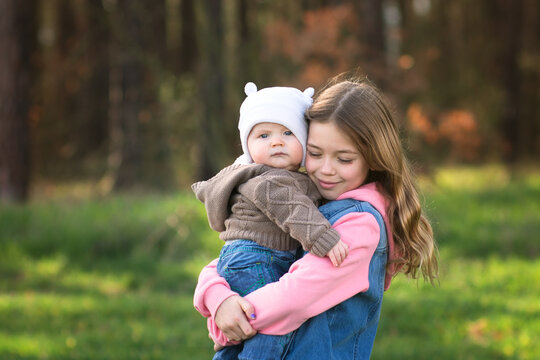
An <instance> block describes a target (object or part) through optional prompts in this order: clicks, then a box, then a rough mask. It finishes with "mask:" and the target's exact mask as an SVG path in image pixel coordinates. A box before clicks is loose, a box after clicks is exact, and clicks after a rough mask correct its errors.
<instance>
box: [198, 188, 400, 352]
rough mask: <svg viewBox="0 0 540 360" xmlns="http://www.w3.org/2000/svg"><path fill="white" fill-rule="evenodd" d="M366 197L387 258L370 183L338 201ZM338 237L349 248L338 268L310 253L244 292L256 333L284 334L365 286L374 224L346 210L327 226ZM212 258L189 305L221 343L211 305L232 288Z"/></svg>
mask: <svg viewBox="0 0 540 360" xmlns="http://www.w3.org/2000/svg"><path fill="white" fill-rule="evenodd" d="M347 198H352V199H356V200H361V201H367V202H369V203H370V204H371V205H373V206H374V207H375V208H376V209H377V210H378V211H379V212H380V213H381V215H382V216H383V218H384V221H385V224H386V228H387V235H388V244H389V254H390V258H389V260H390V261H391V260H393V259H394V258H395V257H396V254H395V251H394V242H393V238H392V234H391V232H390V231H389V229H390V225H389V222H388V219H387V217H386V203H385V199H384V197H383V195H382V194H381V193H380V192H379V191H377V188H376V184H375V183H370V184H366V185H363V186H361V187H359V188H357V189H355V190H351V191H348V192H346V193H344V194H342V195H341V196H340V197H339V198H338V200H339V199H347ZM333 228H335V229H336V230H337V231H338V232H339V234H340V236H341V240H342V241H344V242H345V243H346V244H347V245H348V246H349V255H348V256H347V258H346V259H345V261H343V263H342V264H341V266H340V267H334V266H333V265H332V263H331V262H330V260H329V259H328V257H323V258H321V257H317V256H314V255H312V254H310V253H308V254H306V255H305V256H304V257H303V258H301V259H300V260H298V261H296V262H295V263H294V264H293V265H292V266H291V268H290V269H289V272H288V273H287V274H285V275H284V276H282V277H281V278H280V279H279V281H277V282H274V283H270V284H267V285H265V286H264V287H262V288H260V289H257V290H255V291H254V292H252V293H250V294H248V295H246V296H245V299H247V300H248V301H249V302H250V303H251V304H253V306H254V307H255V314H256V320H251V321H250V323H251V325H252V326H253V328H255V329H256V330H258V331H259V332H261V333H264V334H270V335H283V334H287V333H289V332H291V331H293V330H296V329H297V328H299V327H300V325H302V323H303V322H305V321H306V320H308V319H309V318H311V317H313V316H316V315H318V314H320V313H322V312H324V311H326V310H328V309H330V308H332V307H333V306H335V305H337V304H339V303H341V302H343V301H344V300H347V299H348V298H350V297H352V296H353V295H355V294H357V293H359V292H363V291H366V290H367V289H368V288H369V281H368V271H369V262H370V260H371V257H372V256H373V253H374V252H375V249H376V247H377V244H378V242H379V232H380V230H379V225H378V224H377V221H376V220H375V218H374V217H373V215H371V214H369V213H349V214H347V215H345V216H343V217H342V218H340V219H339V220H338V221H336V222H335V223H334V225H333ZM216 265H217V259H216V260H213V261H212V262H211V263H210V264H208V265H207V266H206V267H205V268H204V269H203V270H202V271H201V274H200V276H199V282H198V284H197V288H196V289H195V295H194V305H195V308H196V309H197V311H199V313H201V315H203V316H205V317H207V318H209V319H208V330H209V331H210V334H211V335H212V336H213V338H214V339H215V340H216V341H217V342H219V343H220V344H222V345H225V344H228V343H227V339H226V337H225V336H224V335H223V334H222V332H221V331H220V330H219V328H218V327H217V326H216V324H215V323H214V321H213V317H214V315H215V313H216V310H217V308H218V307H219V306H220V305H221V303H222V302H223V301H224V300H225V299H227V298H228V297H230V296H232V295H236V293H235V292H233V291H231V290H230V287H229V285H228V283H227V282H226V281H225V279H223V278H221V277H220V276H219V275H218V273H217V270H216ZM393 272H394V269H392V268H390V271H388V270H387V274H386V279H385V290H387V289H388V287H389V286H390V281H391V279H392V275H393V274H392V273H393Z"/></svg>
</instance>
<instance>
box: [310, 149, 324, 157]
mask: <svg viewBox="0 0 540 360" xmlns="http://www.w3.org/2000/svg"><path fill="white" fill-rule="evenodd" d="M307 153H308V155H309V156H311V157H319V156H321V154H319V153H315V152H313V151H309V150H308V152H307Z"/></svg>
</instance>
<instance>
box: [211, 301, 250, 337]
mask: <svg viewBox="0 0 540 360" xmlns="http://www.w3.org/2000/svg"><path fill="white" fill-rule="evenodd" d="M249 319H255V310H254V309H253V305H251V303H250V302H249V301H247V300H245V299H244V298H243V297H241V296H239V295H233V296H231V297H229V298H227V299H226V300H225V301H223V302H222V303H221V305H220V306H219V307H218V309H217V311H216V315H215V316H214V321H215V322H216V325H217V327H218V328H219V329H220V330H221V331H222V332H223V334H224V335H225V336H226V337H227V339H229V340H230V341H243V340H246V339H249V338H251V337H253V336H255V334H257V331H255V329H253V327H251V324H250V323H249Z"/></svg>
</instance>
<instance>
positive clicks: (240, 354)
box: [214, 240, 303, 360]
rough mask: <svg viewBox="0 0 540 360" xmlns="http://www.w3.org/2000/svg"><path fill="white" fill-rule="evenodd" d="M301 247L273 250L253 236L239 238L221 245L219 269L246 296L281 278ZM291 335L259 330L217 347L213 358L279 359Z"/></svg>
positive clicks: (239, 292) (295, 258) (301, 252)
mask: <svg viewBox="0 0 540 360" xmlns="http://www.w3.org/2000/svg"><path fill="white" fill-rule="evenodd" d="M298 250H299V251H280V250H273V249H269V248H267V247H264V246H261V245H259V244H257V243H255V242H254V241H251V240H236V241H234V242H232V243H230V244H229V245H226V246H224V247H223V249H221V253H220V255H219V262H218V265H217V270H218V273H219V275H220V276H222V277H223V278H225V280H227V282H228V283H229V285H230V286H231V289H232V290H233V291H235V292H237V293H238V294H240V295H241V296H245V295H247V294H249V293H250V292H252V291H255V290H257V289H258V288H260V287H263V286H264V285H266V284H268V283H271V282H275V281H278V280H279V278H280V277H282V276H283V275H284V274H286V273H287V272H288V271H289V268H290V267H291V265H292V263H293V262H295V261H296V260H297V259H299V258H300V257H302V255H303V251H302V248H299V249H298ZM291 336H292V332H291V333H290V334H287V335H282V336H273V335H265V334H257V335H255V336H254V337H252V338H251V339H248V340H246V341H244V342H243V343H241V344H239V345H234V346H227V347H225V348H224V349H223V350H220V351H218V352H217V353H216V354H215V356H214V360H230V359H242V360H244V359H245V360H255V359H257V360H270V359H279V358H280V354H282V353H283V350H284V349H285V346H286V345H287V344H288V343H289V341H290V339H291Z"/></svg>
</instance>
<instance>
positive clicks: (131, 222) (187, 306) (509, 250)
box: [0, 165, 540, 360]
mask: <svg viewBox="0 0 540 360" xmlns="http://www.w3.org/2000/svg"><path fill="white" fill-rule="evenodd" d="M421 188H422V190H423V196H424V197H423V201H424V203H425V207H426V210H427V213H428V215H429V217H430V218H431V220H432V222H433V225H434V230H435V234H436V238H437V241H438V244H439V247H440V254H441V271H440V285H439V286H436V287H432V286H431V285H427V284H424V283H422V282H416V281H410V280H407V279H405V278H404V277H402V276H398V277H397V278H396V279H394V282H393V284H392V286H391V288H390V290H389V291H388V292H387V293H386V295H385V298H384V304H383V312H382V317H381V324H380V328H379V332H378V335H377V339H376V343H375V347H374V352H373V359H537V358H540V345H538V344H539V343H538V341H537V339H539V338H540V320H539V319H540V292H539V291H538V286H536V284H538V283H539V282H540V260H539V258H540V257H539V255H540V245H539V243H538V240H537V239H538V235H537V234H539V233H540V216H539V215H538V214H540V172H539V171H537V170H531V171H524V170H523V169H520V170H518V171H516V170H508V169H506V168H504V167H502V166H497V165H493V166H488V167H484V168H472V167H468V168H459V169H441V170H439V171H437V172H435V173H434V174H433V176H431V177H429V178H424V179H422V181H421ZM61 193H62V196H58V197H54V198H53V199H50V198H49V199H47V198H46V197H45V198H39V200H38V201H35V202H33V203H30V204H28V205H24V206H10V207H5V206H4V207H2V206H0V359H78V358H81V359H178V358H181V359H184V358H185V359H195V360H198V359H201V360H202V359H209V358H211V356H212V348H211V345H210V343H209V341H208V338H207V332H206V324H205V321H204V319H203V318H202V317H201V316H200V315H199V314H198V313H196V311H195V310H194V309H193V304H192V294H193V289H194V286H195V283H196V279H197V276H198V273H199V271H200V269H201V268H202V267H203V266H204V265H205V264H206V263H207V262H208V261H209V260H210V259H212V258H213V257H215V256H217V254H218V252H219V249H220V247H221V243H220V241H219V239H218V238H217V234H216V233H214V232H212V231H211V230H210V229H209V228H208V224H207V220H206V215H205V212H204V208H203V207H202V206H201V204H199V203H198V202H197V200H196V199H195V198H194V196H193V195H192V194H191V193H189V192H187V191H186V192H184V193H179V194H172V195H156V194H154V195H131V196H130V195H121V196H114V197H110V198H104V197H87V196H86V195H85V196H82V195H81V194H79V193H78V195H77V196H74V197H70V196H69V195H68V194H67V193H66V192H61ZM85 194H86V193H85ZM83 195H84V194H83Z"/></svg>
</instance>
